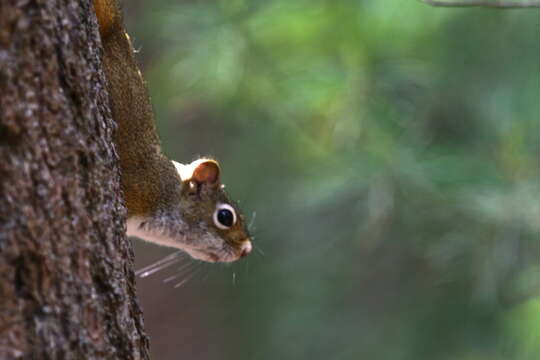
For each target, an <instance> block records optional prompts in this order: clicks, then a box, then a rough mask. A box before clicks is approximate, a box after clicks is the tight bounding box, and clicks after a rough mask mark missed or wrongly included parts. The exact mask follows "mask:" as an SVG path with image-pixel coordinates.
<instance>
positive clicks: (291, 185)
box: [124, 0, 540, 360]
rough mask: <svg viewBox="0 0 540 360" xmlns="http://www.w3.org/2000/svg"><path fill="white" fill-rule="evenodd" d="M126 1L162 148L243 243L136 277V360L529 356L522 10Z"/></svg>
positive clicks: (539, 327)
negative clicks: (200, 177) (210, 259)
mask: <svg viewBox="0 0 540 360" xmlns="http://www.w3.org/2000/svg"><path fill="white" fill-rule="evenodd" d="M124 3H125V8H126V12H127V18H126V21H127V26H128V30H129V32H130V33H131V36H132V38H133V39H134V45H135V47H136V48H137V49H138V50H139V54H138V58H139V60H140V62H141V65H142V68H143V73H144V74H145V77H146V80H147V82H148V87H149V91H150V94H151V97H152V101H153V104H154V108H155V112H156V116H157V119H158V127H159V132H160V134H161V137H162V139H163V142H164V149H165V151H166V153H168V154H169V155H170V156H171V157H172V158H174V159H176V160H178V161H181V162H189V161H191V160H193V159H194V158H195V157H197V156H198V155H212V156H215V157H216V158H218V159H219V160H220V161H221V163H222V169H223V174H222V175H223V181H224V183H225V184H226V185H227V188H228V189H229V192H230V193H231V194H232V196H233V197H234V198H236V199H239V200H240V204H241V207H242V209H243V210H244V213H245V215H246V217H247V218H248V219H249V221H251V220H252V221H253V227H252V232H253V234H254V236H255V242H254V243H255V246H256V247H257V250H255V251H254V252H253V253H252V254H251V255H250V256H249V257H248V258H246V259H243V260H241V261H240V262H238V263H235V264H230V265H208V264H202V263H197V262H194V261H191V260H188V259H186V260H185V262H183V263H182V265H180V266H172V267H170V268H168V269H165V270H163V271H161V272H159V273H157V274H154V275H152V276H150V277H148V278H144V279H139V280H138V285H137V286H138V292H139V295H140V301H141V304H142V306H143V308H144V313H145V321H146V330H147V332H148V334H149V336H150V343H151V350H152V353H153V358H155V359H160V360H169V359H170V360H177V359H197V360H205V359H211V360H216V359H225V360H227V359H235V360H242V359H246V360H247V359H249V360H265V359H268V360H270V359H272V360H275V359H280V360H281V359H284V360H288V359H295V360H296V359H300V360H302V359H314V360H315V359H336V360H349V359H370V360H371V359H374V360H379V359H381V360H386V359H388V360H402V359H403V360H408V359H410V360H419V359H430V360H431V359H443V360H446V359H460V360H461V359H464V360H484V359H490V360H493V359H494V360H498V359H512V360H515V359H518V360H521V359H523V360H527V359H535V360H536V359H539V358H540V301H538V300H536V298H535V297H536V295H537V292H540V277H539V273H540V261H539V255H540V241H539V235H540V234H539V233H540V221H539V220H540V181H539V179H540V119H539V118H538V116H539V94H540V81H539V79H540V41H539V40H538V34H540V10H534V9H527V10H505V11H500V10H487V9H448V8H433V7H429V6H427V5H424V4H422V3H421V2H420V1H417V0H401V1H395V0H371V1H368V0H365V1H361V0H332V1H329V0H309V1H307V0H296V1H288V0H264V1H263V0H204V1H203V0H200V1H185V0H184V1H181V0H154V1H142V0H137V1H136V0H126V1H124ZM135 244H136V260H137V267H138V268H141V267H143V266H145V265H148V264H150V263H152V262H154V261H156V260H159V259H160V258H162V257H164V256H166V255H168V254H170V253H172V252H173V250H171V249H166V248H160V247H157V246H154V245H151V244H144V243H142V242H140V241H136V243H135ZM175 275H178V277H177V278H175V280H174V281H167V282H164V280H167V278H168V277H169V276H175ZM184 280H185V282H184V283H183V284H182V285H181V286H178V287H175V285H176V284H177V283H181V282H183V281H184Z"/></svg>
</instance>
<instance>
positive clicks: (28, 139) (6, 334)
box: [0, 0, 148, 360]
mask: <svg viewBox="0 0 540 360" xmlns="http://www.w3.org/2000/svg"><path fill="white" fill-rule="evenodd" d="M100 66H101V64H100V45H99V39H98V32H97V24H96V20H95V17H94V15H93V13H92V7H91V2H90V0H86V1H70V0H33V1H32V0H0V359H2V360H3V359H15V358H21V359H146V358H148V341H147V338H146V336H145V334H144V331H143V321H142V314H141V310H140V308H139V305H138V304H137V301H136V298H135V288H134V277H133V272H132V265H133V264H132V263H133V254H132V249H131V243H130V242H129V241H128V240H127V239H126V237H125V230H124V218H125V208H124V206H123V205H122V202H121V196H120V186H119V176H118V168H117V156H116V153H115V150H114V146H113V142H112V135H113V134H112V132H113V129H114V123H113V121H112V119H111V115H110V111H109V107H108V96H107V94H106V91H105V88H106V87H105V82H104V76H103V73H102V71H101V70H100Z"/></svg>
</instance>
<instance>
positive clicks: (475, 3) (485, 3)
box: [422, 0, 540, 9]
mask: <svg viewBox="0 0 540 360" xmlns="http://www.w3.org/2000/svg"><path fill="white" fill-rule="evenodd" d="M422 1H423V2H424V3H425V4H427V5H431V6H436V7H486V8H496V9H523V8H537V7H540V1H520V2H517V1H505V0H502V1H501V0H493V1H490V0H470V1H467V0H463V1H461V0H459V1H451V0H450V1H448V0H422Z"/></svg>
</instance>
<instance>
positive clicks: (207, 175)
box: [191, 159, 220, 185]
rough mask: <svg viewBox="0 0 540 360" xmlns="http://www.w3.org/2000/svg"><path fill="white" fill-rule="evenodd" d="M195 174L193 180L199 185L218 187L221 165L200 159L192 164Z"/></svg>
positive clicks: (192, 176)
mask: <svg viewBox="0 0 540 360" xmlns="http://www.w3.org/2000/svg"><path fill="white" fill-rule="evenodd" d="M191 166H192V169H193V174H192V175H191V178H192V179H193V180H195V181H196V182H198V183H201V184H208V185H217V184H218V183H219V171H220V170H219V164H218V163H217V161H214V160H209V159H200V160H196V161H194V162H192V163H191Z"/></svg>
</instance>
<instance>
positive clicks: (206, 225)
mask: <svg viewBox="0 0 540 360" xmlns="http://www.w3.org/2000/svg"><path fill="white" fill-rule="evenodd" d="M93 3H94V10H95V14H96V18H97V21H98V25H99V33H100V37H101V43H102V46H103V58H102V63H103V68H104V70H105V75H106V77H107V87H108V91H109V95H110V99H111V104H110V105H111V110H112V115H113V118H114V119H115V121H116V123H117V130H116V134H115V143H116V147H117V150H118V154H119V162H120V171H121V186H122V191H123V194H124V200H125V203H126V207H127V211H128V219H127V234H128V235H133V236H137V237H140V238H142V239H143V240H147V241H150V242H153V243H157V244H160V245H164V246H169V247H174V248H178V249H181V250H184V251H185V252H187V253H188V254H190V255H191V256H192V257H194V258H197V259H201V260H205V261H210V262H217V261H221V262H229V261H234V260H237V259H238V258H240V257H242V256H244V255H247V254H248V253H249V252H250V251H251V241H250V236H249V233H248V231H247V229H246V226H245V222H244V219H243V216H242V215H241V214H240V212H239V210H238V208H237V207H236V205H235V204H234V203H233V202H232V201H231V200H230V199H229V197H228V195H227V193H226V192H225V189H224V186H223V185H222V184H221V182H220V167H219V164H218V163H217V161H215V160H212V159H199V160H196V161H194V162H192V163H191V164H187V165H183V164H180V163H177V162H175V161H171V160H169V159H168V158H167V157H166V156H165V155H164V154H163V153H162V152H161V144H160V140H159V137H158V135H157V132H156V127H155V121H154V114H153V111H152V106H151V103H150V99H149V96H148V93H147V90H146V87H145V84H144V80H143V77H142V74H141V72H140V70H139V67H138V65H137V61H136V59H135V55H134V53H135V52H134V49H133V46H132V44H131V40H130V38H129V36H128V34H127V33H126V31H125V30H124V25H123V20H122V14H121V11H120V7H119V5H118V3H117V1H116V0H94V1H93Z"/></svg>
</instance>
